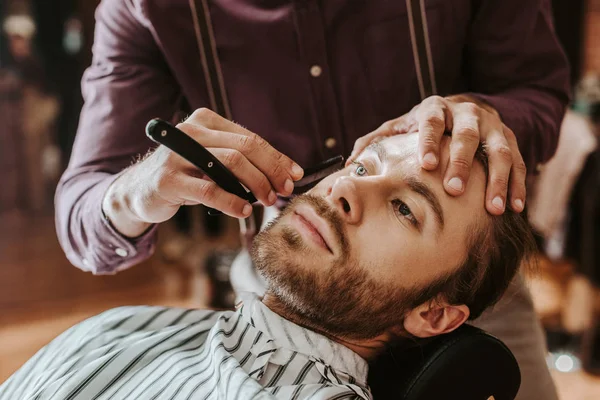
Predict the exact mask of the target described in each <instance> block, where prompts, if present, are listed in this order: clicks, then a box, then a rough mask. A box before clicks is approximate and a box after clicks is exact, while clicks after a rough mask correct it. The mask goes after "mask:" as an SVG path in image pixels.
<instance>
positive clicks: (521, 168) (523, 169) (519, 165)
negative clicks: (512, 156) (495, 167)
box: [513, 160, 527, 175]
mask: <svg viewBox="0 0 600 400" xmlns="http://www.w3.org/2000/svg"><path fill="white" fill-rule="evenodd" d="M513 168H514V169H515V170H516V171H517V172H518V173H520V174H523V175H527V166H526V165H525V163H524V162H523V160H519V161H517V162H515V163H514V164H513Z"/></svg>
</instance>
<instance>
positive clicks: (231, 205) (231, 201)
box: [227, 195, 241, 210]
mask: <svg viewBox="0 0 600 400" xmlns="http://www.w3.org/2000/svg"><path fill="white" fill-rule="evenodd" d="M238 203H239V199H238V198H237V197H236V196H234V195H229V196H227V208H228V209H230V210H237V209H239V208H241V207H240V206H238Z"/></svg>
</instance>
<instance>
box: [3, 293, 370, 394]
mask: <svg viewBox="0 0 600 400" xmlns="http://www.w3.org/2000/svg"><path fill="white" fill-rule="evenodd" d="M367 372H368V366H367V362H366V361H365V360H364V359H363V358H361V357H360V356H359V355H358V354H356V353H354V352H353V351H352V350H350V349H348V348H347V347H345V346H343V345H341V344H339V343H337V342H334V341H332V340H330V339H328V338H326V337H325V336H322V335H320V334H317V333H315V332H313V331H311V330H308V329H305V328H302V327H301V326H298V325H296V324H294V323H292V322H290V321H288V320H286V319H284V318H282V317H281V316H279V315H278V314H276V313H274V312H273V311H271V310H270V309H269V308H268V307H266V306H265V305H264V304H263V303H262V302H260V300H258V298H256V297H255V296H252V295H246V296H245V297H244V300H243V302H242V304H240V305H239V306H238V309H237V311H235V312H234V311H226V312H214V311H206V310H186V309H175V308H165V307H121V308H117V309H114V310H109V311H107V312H105V313H102V314H100V315H98V316H96V317H93V318H91V319H89V320H87V321H84V322H82V323H80V324H78V325H76V326H74V327H73V328H71V329H69V330H68V331H66V332H65V333H63V334H62V335H60V336H59V337H58V338H56V339H55V340H53V341H52V342H51V343H50V344H48V345H47V346H46V347H44V348H43V349H41V350H40V351H39V352H38V353H37V354H36V355H35V356H34V357H33V358H32V359H31V360H29V361H28V362H27V363H26V364H25V365H24V366H23V367H22V368H21V369H20V370H18V371H17V372H16V373H15V374H14V375H13V376H11V377H10V378H9V379H8V380H7V381H6V382H5V383H4V384H3V385H2V386H0V400H12V399H22V400H28V399H34V398H35V399H72V400H79V399H81V400H88V399H99V400H101V399H115V400H116V399H156V398H160V399H172V400H179V399H232V400H234V399H235V400H243V399H298V400H299V399H313V400H324V399H340V400H341V399H370V398H371V395H370V392H369V390H368V387H367V384H366V380H367Z"/></svg>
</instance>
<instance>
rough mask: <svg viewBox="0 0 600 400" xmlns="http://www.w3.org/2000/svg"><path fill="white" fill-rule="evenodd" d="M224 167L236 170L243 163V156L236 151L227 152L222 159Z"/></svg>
mask: <svg viewBox="0 0 600 400" xmlns="http://www.w3.org/2000/svg"><path fill="white" fill-rule="evenodd" d="M223 161H225V165H227V166H228V167H229V168H231V169H238V168H240V167H241V166H242V164H243V162H244V156H243V155H242V153H240V152H239V151H237V150H228V151H227V152H226V153H225V156H224V157H223Z"/></svg>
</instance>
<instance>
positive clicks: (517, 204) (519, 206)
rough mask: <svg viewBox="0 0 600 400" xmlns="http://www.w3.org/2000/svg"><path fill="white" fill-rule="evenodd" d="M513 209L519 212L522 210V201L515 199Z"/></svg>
mask: <svg viewBox="0 0 600 400" xmlns="http://www.w3.org/2000/svg"><path fill="white" fill-rule="evenodd" d="M515 208H516V209H518V210H519V211H520V210H522V209H523V200H521V199H516V200H515Z"/></svg>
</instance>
